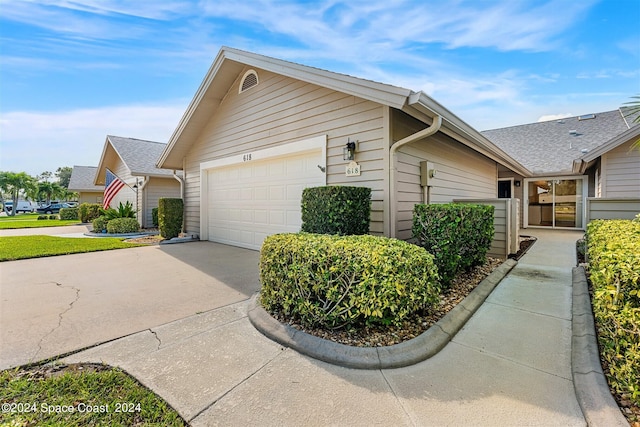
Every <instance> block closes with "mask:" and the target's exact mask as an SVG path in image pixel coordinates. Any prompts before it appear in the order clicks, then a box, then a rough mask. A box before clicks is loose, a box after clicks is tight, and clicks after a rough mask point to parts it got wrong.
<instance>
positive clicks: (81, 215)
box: [78, 203, 102, 222]
mask: <svg viewBox="0 0 640 427" xmlns="http://www.w3.org/2000/svg"><path fill="white" fill-rule="evenodd" d="M101 209H102V205H100V204H99V203H82V204H80V206H78V219H80V222H91V221H93V220H94V219H96V218H98V217H99V216H100V215H101V213H100V210H101Z"/></svg>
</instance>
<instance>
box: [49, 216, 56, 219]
mask: <svg viewBox="0 0 640 427" xmlns="http://www.w3.org/2000/svg"><path fill="white" fill-rule="evenodd" d="M49 219H58V215H49Z"/></svg>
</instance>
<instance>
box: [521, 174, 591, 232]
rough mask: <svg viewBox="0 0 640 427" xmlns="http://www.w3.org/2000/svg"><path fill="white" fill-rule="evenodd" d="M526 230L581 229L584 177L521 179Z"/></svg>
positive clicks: (584, 192) (582, 221)
mask: <svg viewBox="0 0 640 427" xmlns="http://www.w3.org/2000/svg"><path fill="white" fill-rule="evenodd" d="M525 182H526V186H525V200H526V201H527V209H526V210H525V215H526V217H525V224H527V226H528V227H551V228H577V229H584V216H585V212H584V206H585V197H586V183H587V181H586V177H578V178H563V177H549V178H546V177H545V178H535V179H528V180H525Z"/></svg>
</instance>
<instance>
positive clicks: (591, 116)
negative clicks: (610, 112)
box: [578, 114, 596, 120]
mask: <svg viewBox="0 0 640 427" xmlns="http://www.w3.org/2000/svg"><path fill="white" fill-rule="evenodd" d="M595 118H596V115H595V114H585V115H583V116H578V120H591V119H595Z"/></svg>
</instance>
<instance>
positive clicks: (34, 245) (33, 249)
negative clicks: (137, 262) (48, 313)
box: [0, 235, 144, 261]
mask: <svg viewBox="0 0 640 427" xmlns="http://www.w3.org/2000/svg"><path fill="white" fill-rule="evenodd" d="M135 246H144V245H140V244H135V243H125V242H123V239H120V238H117V237H100V238H91V237H87V238H82V237H80V238H76V237H57V236H41V235H36V236H6V237H0V261H12V260H17V259H26V258H38V257H45V256H54V255H67V254H76V253H82V252H95V251H107V250H111V249H123V248H132V247H135Z"/></svg>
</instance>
